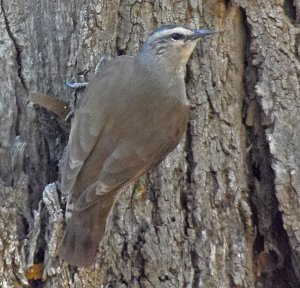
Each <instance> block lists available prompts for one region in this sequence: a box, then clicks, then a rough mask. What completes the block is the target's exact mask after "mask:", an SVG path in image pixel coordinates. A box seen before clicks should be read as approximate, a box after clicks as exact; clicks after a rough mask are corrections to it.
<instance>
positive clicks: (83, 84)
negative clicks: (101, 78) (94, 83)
mask: <svg viewBox="0 0 300 288" xmlns="http://www.w3.org/2000/svg"><path fill="white" fill-rule="evenodd" d="M65 85H66V86H67V87H69V88H72V89H84V88H86V86H87V85H88V82H81V83H80V82H72V81H66V82H65Z"/></svg>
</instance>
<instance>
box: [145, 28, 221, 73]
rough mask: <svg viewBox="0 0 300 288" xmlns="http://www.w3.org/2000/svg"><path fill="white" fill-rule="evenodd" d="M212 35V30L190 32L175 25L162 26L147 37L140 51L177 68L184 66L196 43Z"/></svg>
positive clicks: (190, 30)
mask: <svg viewBox="0 0 300 288" xmlns="http://www.w3.org/2000/svg"><path fill="white" fill-rule="evenodd" d="M213 33H215V30H213V29H197V30H192V29H189V28H185V27H182V26H177V25H163V26H161V27H159V28H157V29H156V30H154V31H153V32H152V33H151V34H150V35H149V38H148V39H147V40H146V42H145V44H144V47H143V49H142V51H143V52H146V53H151V55H154V56H155V57H158V58H160V59H162V60H165V61H167V62H168V64H172V66H178V68H179V67H182V66H185V65H186V63H187V61H188V60H189V58H190V56H191V54H192V52H193V50H194V48H195V46H196V43H197V41H198V40H199V39H200V38H201V37H203V36H206V35H210V34H213Z"/></svg>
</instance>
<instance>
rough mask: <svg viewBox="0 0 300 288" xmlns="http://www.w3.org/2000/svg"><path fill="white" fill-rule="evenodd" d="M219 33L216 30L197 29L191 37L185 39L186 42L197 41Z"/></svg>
mask: <svg viewBox="0 0 300 288" xmlns="http://www.w3.org/2000/svg"><path fill="white" fill-rule="evenodd" d="M215 33H217V31H216V30H215V29H196V30H194V31H193V33H192V34H191V35H188V36H186V37H185V39H184V40H185V41H188V40H196V39H198V38H201V37H204V36H207V35H211V34H215Z"/></svg>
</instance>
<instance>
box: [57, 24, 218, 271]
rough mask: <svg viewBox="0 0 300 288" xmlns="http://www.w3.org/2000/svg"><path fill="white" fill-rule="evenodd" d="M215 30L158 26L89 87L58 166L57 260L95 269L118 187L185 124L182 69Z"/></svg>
mask: <svg viewBox="0 0 300 288" xmlns="http://www.w3.org/2000/svg"><path fill="white" fill-rule="evenodd" d="M215 32H216V31H215V30H214V29H196V30H193V29H190V28H186V27H183V26H179V25H175V24H166V25H162V26H160V27H159V28H157V29H155V30H154V31H153V32H152V33H150V34H149V37H148V38H147V40H146V41H145V43H144V45H143V46H142V48H141V49H140V51H139V52H138V53H137V54H136V55H135V56H126V55H122V56H118V57H116V58H114V59H112V60H110V61H109V62H108V63H106V64H105V66H104V67H102V69H100V71H98V72H97V73H96V74H95V75H94V78H93V79H92V80H91V82H90V83H89V84H88V85H87V88H86V90H85V91H84V94H83V96H82V99H81V103H80V105H79V108H78V109H77V111H76V112H75V116H74V119H73V122H72V125H71V131H70V135H69V140H68V144H67V147H66V152H65V157H64V160H63V164H62V167H61V190H62V192H63V193H65V194H66V195H68V203H67V208H66V218H67V224H66V230H65V233H64V236H63V238H62V241H61V245H60V248H59V252H58V254H59V256H60V258H61V259H63V260H64V261H66V262H67V263H69V264H70V265H73V266H78V267H85V266H90V265H92V264H93V261H94V259H95V256H96V253H97V250H98V246H99V243H100V242H101V240H102V238H103V235H104V234H105V231H106V224H107V219H108V217H109V214H110V212H111V210H112V208H113V206H114V203H115V202H116V200H117V198H118V194H119V193H120V192H119V191H120V188H122V187H123V186H125V185H126V184H128V183H130V182H132V181H134V180H136V179H138V178H139V177H140V176H141V175H143V174H144V173H146V172H147V171H148V170H149V169H151V168H152V167H155V166H157V165H158V164H159V163H160V162H161V161H162V160H163V159H164V158H165V157H166V156H167V155H168V154H169V153H170V152H171V151H172V150H173V149H174V148H175V147H176V146H177V145H178V143H179V142H180V140H181V138H182V137H183V135H184V133H185V131H186V128H187V124H188V121H189V110H190V109H189V102H188V99H187V95H186V89H185V80H184V78H185V66H186V64H187V62H188V60H189V58H190V56H191V54H192V52H193V50H194V48H195V47H196V43H197V40H198V39H200V38H201V37H203V36H206V35H210V34H213V33H215Z"/></svg>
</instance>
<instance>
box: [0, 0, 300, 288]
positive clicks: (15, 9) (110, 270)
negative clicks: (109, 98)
mask: <svg viewBox="0 0 300 288" xmlns="http://www.w3.org/2000/svg"><path fill="white" fill-rule="evenodd" d="M0 8H1V9H0V39H1V40H0V56H1V57H0V67H2V69H1V71H0V80H1V82H0V83H1V89H0V124H1V125H0V199H1V202H0V203H1V206H0V252H1V257H0V287H22V286H26V285H28V286H31V287H193V288H194V287H300V269H299V267H300V249H299V247H300V246H299V245H300V234H299V224H298V223H300V213H299V211H300V209H299V208H300V207H299V206H300V196H299V195H300V180H299V179H300V170H299V169H300V168H299V167H300V144H299V143H300V125H299V124H298V123H299V120H300V116H299V115H300V89H299V78H300V73H299V67H300V66H299V53H300V49H299V43H300V40H299V39H300V38H299V33H300V30H299V28H298V27H299V24H300V16H299V15H300V10H299V9H300V5H299V3H298V2H297V1H294V2H293V1H291V0H285V1H275V0H268V1H263V0H261V1H259V0H258V1H243V0H236V1H225V0H224V1H222V0H219V1H214V0H206V1H192V0H191V1H171V0H166V1H157V0H153V1H143V0H141V1H132V0H126V1H116V0H113V1H82V0H73V1H67V0H56V1H50V0H45V1H37V0H31V1H29V0H26V1H17V0H11V1H7V0H0ZM161 23H182V24H184V25H187V26H189V27H204V26H208V27H215V28H216V29H218V30H220V31H222V32H221V33H219V34H218V35H217V36H215V37H212V38H210V39H205V40H204V41H202V42H201V43H200V44H199V45H198V47H197V49H196V51H195V53H194V54H193V56H192V59H191V60H190V62H189V64H188V66H187V77H186V82H187V92H188V96H189V100H190V103H191V120H190V123H189V126H188V130H187V133H186V136H185V138H184V139H183V140H182V141H181V143H180V145H179V146H178V148H177V149H176V150H175V151H174V152H172V153H171V154H170V155H169V156H168V157H167V159H166V160H165V161H163V162H162V163H161V164H160V165H159V166H158V167H157V168H156V169H153V170H152V171H151V172H150V173H148V174H147V175H145V176H144V177H142V178H141V179H140V180H139V181H138V182H137V183H135V184H132V185H131V186H129V187H127V188H126V189H124V191H123V192H122V194H121V197H120V199H119V201H118V203H117V205H116V207H115V209H114V211H113V215H112V216H111V218H110V222H109V227H108V231H107V235H106V237H105V239H104V241H103V242H102V244H101V246H100V250H99V251H100V252H99V255H98V256H97V259H96V262H95V265H94V266H93V267H91V268H90V269H75V268H74V267H69V266H68V265H66V264H63V263H61V262H60V261H59V259H58V258H57V257H56V252H57V248H58V243H59V240H60V239H61V236H62V231H63V226H64V217H63V215H64V198H63V196H62V195H61V194H60V192H59V187H58V186H57V185H56V184H55V183H53V182H55V181H57V180H59V173H58V172H59V171H58V163H59V160H60V158H61V157H62V154H63V149H64V147H65V144H66V140H67V137H68V131H69V127H70V118H69V119H68V120H66V121H63V120H60V119H59V118H58V117H57V116H55V115H54V114H52V113H51V112H49V111H47V110H45V109H43V108H40V107H38V106H36V105H33V104H32V103H29V102H28V97H29V94H30V93H31V92H37V93H41V94H47V95H51V96H53V97H56V98H58V99H61V100H65V101H69V102H70V103H71V105H73V106H76V104H77V98H79V97H80V95H81V92H72V91H70V90H69V89H67V88H66V87H65V86H64V84H63V82H64V81H65V80H66V79H69V80H75V81H86V80H87V81H88V80H89V79H91V78H92V77H93V74H94V71H95V68H96V66H97V63H99V62H101V61H102V60H103V59H108V58H110V57H114V56H117V55H120V54H134V53H136V51H137V50H138V49H139V47H140V46H141V44H142V43H143V41H144V39H145V38H146V37H147V34H148V33H149V32H150V31H151V30H152V29H153V28H155V27H157V26H158V25H160V24H161ZM100 69H101V67H100ZM48 183H52V184H51V185H48V186H47V187H46V185H47V184H48ZM45 187H46V188H45ZM34 264H38V265H34ZM40 264H43V266H41V265H40Z"/></svg>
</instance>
